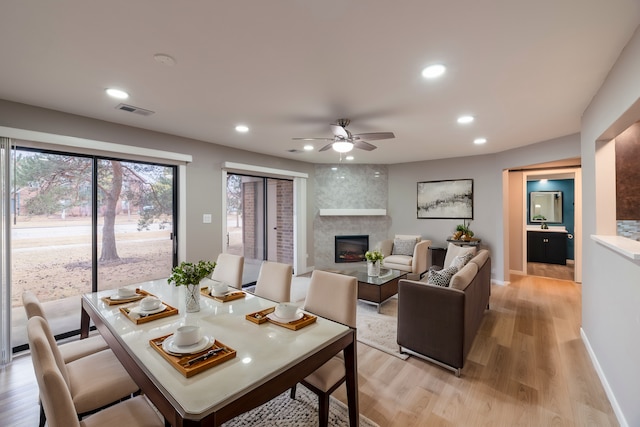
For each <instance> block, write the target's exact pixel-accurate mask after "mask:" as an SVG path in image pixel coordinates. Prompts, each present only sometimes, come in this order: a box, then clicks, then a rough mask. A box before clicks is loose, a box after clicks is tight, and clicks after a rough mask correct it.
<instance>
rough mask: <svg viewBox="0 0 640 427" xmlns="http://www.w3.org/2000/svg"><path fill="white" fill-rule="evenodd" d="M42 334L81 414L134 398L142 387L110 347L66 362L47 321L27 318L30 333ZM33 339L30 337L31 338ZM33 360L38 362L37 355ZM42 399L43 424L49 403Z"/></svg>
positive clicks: (39, 318)
mask: <svg viewBox="0 0 640 427" xmlns="http://www.w3.org/2000/svg"><path fill="white" fill-rule="evenodd" d="M36 330H41V332H37V335H38V336H39V335H42V336H44V337H45V339H46V340H47V343H48V345H49V348H50V351H51V353H52V354H53V357H54V360H55V362H56V365H57V367H58V370H59V371H60V373H61V374H62V377H63V378H64V381H65V383H66V386H67V387H68V389H69V392H70V393H71V401H72V403H73V406H74V408H75V413H76V414H78V416H83V415H87V414H90V413H93V412H95V411H97V410H99V409H102V408H104V407H106V406H110V405H112V404H113V403H117V402H118V401H120V400H122V399H127V398H129V397H131V395H132V394H134V393H137V392H138V390H139V388H138V386H137V385H136V383H135V382H134V381H133V380H132V379H131V377H130V376H129V374H128V373H127V371H126V370H125V369H124V367H123V366H122V365H121V364H120V362H119V361H118V358H117V357H116V356H115V354H113V352H112V351H111V350H102V351H99V352H97V353H93V354H90V355H88V356H85V357H81V358H80V359H76V360H74V361H72V362H69V363H64V360H63V358H62V354H61V353H60V350H59V348H58V345H57V343H56V340H55V338H54V336H53V334H52V333H51V329H50V328H49V324H48V323H47V321H46V320H45V319H44V318H42V317H40V316H34V317H32V318H31V319H29V320H28V321H27V332H29V333H34V334H35V333H36V332H35V331H36ZM30 339H31V338H30ZM33 357H34V363H35V362H37V359H36V356H33ZM40 398H41V417H40V426H43V425H44V419H45V417H44V416H43V415H46V405H45V403H44V396H40Z"/></svg>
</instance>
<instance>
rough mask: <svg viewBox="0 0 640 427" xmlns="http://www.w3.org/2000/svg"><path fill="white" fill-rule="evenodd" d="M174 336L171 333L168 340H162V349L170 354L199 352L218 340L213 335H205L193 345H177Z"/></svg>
mask: <svg viewBox="0 0 640 427" xmlns="http://www.w3.org/2000/svg"><path fill="white" fill-rule="evenodd" d="M174 338H175V337H174V336H173V335H171V336H170V337H169V338H167V339H166V340H164V341H162V349H163V350H164V351H166V352H167V353H170V354H176V355H183V354H191V353H199V352H201V351H204V350H206V349H208V348H209V347H211V346H212V345H213V343H215V342H216V340H214V339H213V337H207V336H204V337H202V338H200V341H198V342H197V343H195V344H191V345H176V344H175V343H174V342H173V340H174Z"/></svg>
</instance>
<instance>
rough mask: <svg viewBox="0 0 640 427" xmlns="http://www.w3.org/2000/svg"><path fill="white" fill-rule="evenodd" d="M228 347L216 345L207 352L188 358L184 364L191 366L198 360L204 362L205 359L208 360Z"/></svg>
mask: <svg viewBox="0 0 640 427" xmlns="http://www.w3.org/2000/svg"><path fill="white" fill-rule="evenodd" d="M226 349H227V348H226V347H216V348H213V349H211V350H209V351H207V352H206V353H205V354H202V355H200V356H198V357H194V358H193V359H190V360H188V361H187V362H185V363H183V365H184V366H191V365H193V364H194V363H196V362H202V361H204V360H207V359H208V358H210V357H211V356H215V355H216V354H218V353H220V352H221V351H223V350H226Z"/></svg>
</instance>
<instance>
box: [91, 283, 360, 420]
mask: <svg viewBox="0 0 640 427" xmlns="http://www.w3.org/2000/svg"><path fill="white" fill-rule="evenodd" d="M129 287H131V288H140V289H142V290H144V291H146V292H149V293H151V294H153V295H155V296H157V297H159V298H160V299H161V300H162V301H163V302H165V303H167V304H169V305H171V306H173V307H175V308H177V309H178V314H177V315H172V316H168V317H164V318H160V319H155V320H153V321H149V322H147V323H141V324H135V323H134V322H132V321H131V320H130V319H129V318H127V317H126V316H125V315H124V314H123V313H121V312H120V310H119V309H120V307H134V306H135V305H137V304H138V302H132V303H127V304H122V305H108V304H107V303H105V302H104V301H103V300H102V298H103V297H105V296H110V295H114V294H115V293H116V291H115V290H110V291H101V292H94V293H87V294H84V295H83V296H82V320H81V337H86V336H88V333H89V326H90V321H93V323H94V324H95V326H96V328H97V329H98V331H99V332H100V334H101V335H102V336H103V337H104V338H105V340H106V341H107V343H108V344H109V346H110V347H111V349H112V350H113V352H114V353H115V354H116V356H117V357H118V359H119V360H120V362H121V363H122V365H123V366H124V367H125V369H126V370H127V371H128V372H129V374H130V375H131V377H132V378H133V379H134V381H135V382H136V383H137V384H138V386H140V389H141V390H142V392H143V393H144V394H145V395H146V396H147V397H148V398H149V400H151V402H152V403H153V404H154V405H155V406H156V407H157V408H158V410H159V411H160V413H161V414H162V415H163V416H164V417H165V420H167V421H168V422H169V423H170V424H171V425H173V426H175V427H180V426H219V425H221V424H222V423H223V422H225V421H227V420H229V419H231V418H233V417H235V416H237V415H240V414H242V413H244V412H246V411H248V410H250V409H253V408H255V407H257V406H260V405H261V404H263V403H265V402H267V401H269V400H271V399H273V398H274V397H276V396H278V395H279V394H281V393H282V392H284V391H286V390H288V389H289V388H291V387H292V386H293V385H295V384H297V383H298V382H299V381H300V380H302V379H303V378H305V377H306V376H308V375H309V374H311V373H312V372H313V371H314V370H316V369H317V368H318V367H320V366H322V365H323V364H324V363H325V362H326V361H328V360H329V359H331V357H333V356H335V355H336V354H337V353H339V352H340V351H342V352H343V353H344V358H345V367H346V372H347V375H346V378H347V380H346V386H347V400H348V407H349V420H350V425H351V426H353V427H355V426H357V425H358V417H359V415H358V414H359V412H358V393H357V389H358V385H357V363H356V335H355V329H353V328H350V327H348V326H346V325H343V324H340V323H337V322H333V321H331V320H329V319H325V318H322V317H320V316H317V320H316V321H315V322H314V323H312V324H310V325H308V326H305V327H303V328H301V329H299V330H290V329H287V328H284V327H282V326H278V325H275V324H273V323H270V322H267V323H264V324H256V323H253V322H251V321H249V320H247V319H246V318H245V315H246V314H249V313H254V312H256V311H260V310H264V309H267V308H270V307H274V306H275V305H276V303H275V302H273V301H270V300H268V299H264V298H260V297H258V296H256V295H253V294H251V293H249V292H247V293H246V296H245V297H244V298H240V299H236V300H233V301H228V302H219V301H216V300H214V299H212V298H208V297H206V296H204V295H202V296H201V297H200V307H201V308H200V311H198V312H195V313H187V312H186V309H185V303H184V300H185V295H184V292H185V289H184V287H182V286H173V285H169V284H167V281H166V279H163V280H155V281H150V282H145V283H140V284H137V285H132V286H129ZM182 325H198V326H200V327H201V330H202V333H203V334H204V335H207V336H210V337H214V338H215V339H216V340H218V341H220V342H221V343H223V344H224V345H226V346H228V347H230V348H232V349H234V350H235V351H236V357H235V358H233V359H230V360H227V361H225V362H223V363H221V364H219V365H217V366H213V367H211V368H209V369H207V370H205V371H203V372H200V373H198V374H196V375H194V376H192V377H190V378H186V377H185V376H183V375H182V374H181V373H180V372H179V371H178V370H177V369H175V368H174V367H173V366H171V364H170V363H169V362H168V361H167V360H165V359H164V358H163V357H162V356H161V355H160V354H159V352H158V351H156V350H155V349H154V348H152V347H151V344H150V341H151V340H154V339H157V338H159V337H162V336H165V335H168V334H171V333H173V332H175V330H176V329H177V328H178V327H179V326H182ZM96 368H98V367H96ZM87 380H90V379H87Z"/></svg>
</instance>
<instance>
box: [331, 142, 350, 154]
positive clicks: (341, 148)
mask: <svg viewBox="0 0 640 427" xmlns="http://www.w3.org/2000/svg"><path fill="white" fill-rule="evenodd" d="M332 147H333V149H334V150H335V151H337V152H338V153H348V152H349V151H351V150H353V143H352V142H348V141H338V142H334V143H333V146H332Z"/></svg>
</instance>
